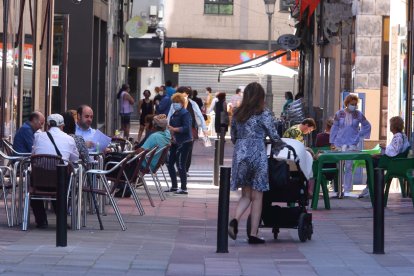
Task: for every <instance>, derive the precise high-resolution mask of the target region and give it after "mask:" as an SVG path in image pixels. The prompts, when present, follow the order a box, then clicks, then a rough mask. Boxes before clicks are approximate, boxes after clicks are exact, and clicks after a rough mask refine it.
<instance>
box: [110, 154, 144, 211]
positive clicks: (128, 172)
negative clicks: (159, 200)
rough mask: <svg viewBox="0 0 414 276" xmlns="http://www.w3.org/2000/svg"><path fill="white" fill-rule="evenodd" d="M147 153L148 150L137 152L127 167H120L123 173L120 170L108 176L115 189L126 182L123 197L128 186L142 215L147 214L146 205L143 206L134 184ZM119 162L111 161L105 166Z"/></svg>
mask: <svg viewBox="0 0 414 276" xmlns="http://www.w3.org/2000/svg"><path fill="white" fill-rule="evenodd" d="M146 153H147V151H142V152H140V153H138V154H135V155H134V156H133V157H132V158H131V159H129V160H128V162H127V163H126V165H125V167H124V168H122V167H121V168H120V169H119V171H121V172H122V173H121V174H120V173H119V172H118V173H115V174H112V175H108V176H107V177H106V178H107V179H108V180H109V181H111V182H113V183H114V184H113V189H116V188H117V187H120V186H121V185H120V184H124V185H123V191H122V197H123V196H124V195H125V191H126V189H127V188H128V189H129V190H130V191H131V194H132V198H133V199H134V201H135V205H136V206H137V209H138V212H139V213H140V215H141V216H142V215H144V214H145V211H144V207H143V206H142V204H141V201H140V199H139V198H138V194H137V192H136V191H135V189H134V187H133V185H132V184H133V183H134V182H135V180H136V177H137V175H138V172H137V170H138V169H139V167H140V166H141V164H142V162H143V161H142V160H143V159H144V158H145V154H146ZM117 163H118V162H114V161H110V162H107V163H106V164H105V167H108V166H110V165H116V164H117Z"/></svg>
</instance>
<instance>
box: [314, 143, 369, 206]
mask: <svg viewBox="0 0 414 276" xmlns="http://www.w3.org/2000/svg"><path fill="white" fill-rule="evenodd" d="M345 160H363V161H365V164H366V170H367V179H368V189H369V194H370V198H371V204H372V199H373V198H374V197H373V191H374V168H373V164H372V156H371V154H369V153H366V152H362V151H323V152H322V153H320V155H319V157H318V160H317V161H314V162H318V163H317V170H316V183H315V190H314V195H313V200H312V209H317V208H318V199H319V191H320V185H321V183H322V168H323V165H324V164H326V163H338V162H339V171H340V172H341V171H342V168H343V163H344V161H345ZM341 174H342V173H340V175H339V177H338V180H339V181H338V182H339V183H338V192H339V193H341V192H342V175H341Z"/></svg>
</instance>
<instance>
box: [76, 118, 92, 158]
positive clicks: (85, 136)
mask: <svg viewBox="0 0 414 276" xmlns="http://www.w3.org/2000/svg"><path fill="white" fill-rule="evenodd" d="M95 131H96V130H95V129H93V128H88V129H87V130H84V129H82V128H81V127H80V126H79V125H78V124H76V131H75V134H76V135H79V136H82V137H83V139H84V140H85V142H87V141H92V138H93V136H94V134H95ZM88 150H89V151H90V152H91V151H96V149H95V148H93V147H92V148H88Z"/></svg>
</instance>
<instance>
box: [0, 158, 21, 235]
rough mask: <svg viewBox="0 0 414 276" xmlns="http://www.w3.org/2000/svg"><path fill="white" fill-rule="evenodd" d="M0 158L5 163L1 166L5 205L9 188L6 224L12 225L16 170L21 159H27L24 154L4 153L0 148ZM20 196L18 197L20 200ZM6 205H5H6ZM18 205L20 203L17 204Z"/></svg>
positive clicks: (14, 208) (14, 205) (13, 222)
mask: <svg viewBox="0 0 414 276" xmlns="http://www.w3.org/2000/svg"><path fill="white" fill-rule="evenodd" d="M0 159H2V160H4V161H5V163H7V164H6V165H4V166H1V174H2V175H1V185H4V186H3V195H4V197H5V198H4V200H5V205H6V200H7V195H8V192H9V191H8V190H9V189H11V207H10V210H11V211H10V215H9V213H8V212H6V214H7V222H8V225H9V226H10V227H11V226H14V224H15V221H16V207H17V206H16V205H17V204H16V202H17V201H16V188H17V186H18V184H17V172H18V170H19V168H20V162H23V160H25V159H27V157H24V156H10V155H7V154H6V153H4V152H3V151H1V150H0ZM21 197H22V196H20V197H19V199H20V200H21ZM7 206H8V205H6V206H5V207H6V208H8V207H7ZM19 206H20V205H19Z"/></svg>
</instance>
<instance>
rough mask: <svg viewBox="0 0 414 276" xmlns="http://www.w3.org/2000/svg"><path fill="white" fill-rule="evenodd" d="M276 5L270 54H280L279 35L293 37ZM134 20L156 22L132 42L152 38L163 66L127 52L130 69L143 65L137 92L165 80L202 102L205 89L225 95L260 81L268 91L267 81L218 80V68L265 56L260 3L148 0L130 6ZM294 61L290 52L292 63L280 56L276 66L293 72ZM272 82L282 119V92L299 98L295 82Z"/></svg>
mask: <svg viewBox="0 0 414 276" xmlns="http://www.w3.org/2000/svg"><path fill="white" fill-rule="evenodd" d="M276 4H277V5H276V8H275V13H274V14H273V17H272V21H271V22H272V23H271V24H272V25H271V26H272V32H271V40H272V49H273V50H277V49H278V46H277V44H276V39H277V38H278V37H279V36H280V35H283V34H293V32H294V26H293V20H292V19H290V16H289V13H288V12H286V11H287V9H285V10H284V11H283V10H282V11H280V5H279V1H278V2H277V3H276ZM132 16H141V17H143V18H146V20H147V21H148V22H149V23H148V25H149V26H150V27H149V28H148V29H149V30H150V29H151V22H157V25H156V27H155V30H154V33H153V34H152V35H151V34H147V35H146V36H144V37H142V38H136V39H134V40H135V41H138V42H139V41H142V42H145V43H148V44H151V43H150V42H148V40H149V39H152V40H153V43H152V44H153V45H154V46H153V49H160V48H161V49H160V52H159V54H160V57H159V58H158V59H159V60H161V62H160V63H159V64H158V62H155V61H153V62H148V61H149V60H154V59H157V57H155V58H154V59H151V58H152V57H154V55H152V56H151V54H150V53H149V52H148V55H147V56H143V57H142V59H141V62H140V63H139V62H137V61H136V60H134V59H135V58H136V56H138V55H135V56H132V55H134V54H133V53H134V52H135V50H134V47H132V46H131V47H130V53H131V58H130V64H131V65H132V64H133V63H136V64H141V67H139V68H138V69H137V70H136V73H137V76H138V77H137V83H138V84H137V90H140V92H142V91H143V90H144V89H150V90H151V91H152V89H153V88H154V86H157V85H160V84H162V83H164V81H166V80H171V81H172V82H173V83H175V84H178V85H184V86H191V87H192V88H193V89H196V90H198V91H199V96H201V97H204V91H205V88H206V87H207V86H209V87H212V89H213V91H222V92H226V93H227V94H228V95H231V94H233V93H234V92H235V90H236V88H238V87H240V86H245V85H247V84H248V83H249V82H252V81H259V82H261V83H262V84H263V86H264V87H266V76H232V77H220V81H219V70H220V69H223V68H226V67H228V66H231V65H235V64H238V63H241V62H243V61H246V60H248V59H250V58H253V57H257V56H260V55H263V54H266V53H267V52H268V51H267V47H268V44H267V43H268V42H267V36H268V17H267V14H266V11H265V5H264V1H263V0H254V1H252V0H250V1H248V0H235V1H227V0H226V1H208V0H203V1H191V0H182V1H173V0H164V1H151V0H147V1H139V2H134V3H133V9H132ZM157 41H158V42H157ZM138 44H139V43H138ZM160 46H161V47H160ZM158 47H160V48H158ZM142 52H143V51H142ZM142 52H141V53H142ZM147 57H148V58H147ZM298 59H299V56H298V55H297V54H295V53H292V55H291V60H290V61H288V60H287V59H286V57H284V58H282V59H280V62H281V63H284V64H287V65H290V66H291V65H293V66H296V67H297V60H298ZM292 60H294V62H291V61H292ZM149 64H151V66H148V65H149ZM272 83H273V95H274V99H273V100H274V104H273V106H274V111H275V113H276V114H280V111H281V108H282V106H283V103H284V92H285V91H293V92H294V94H295V93H297V87H296V83H297V79H296V78H292V79H290V78H285V77H277V76H273V78H272ZM200 92H201V93H200Z"/></svg>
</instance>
